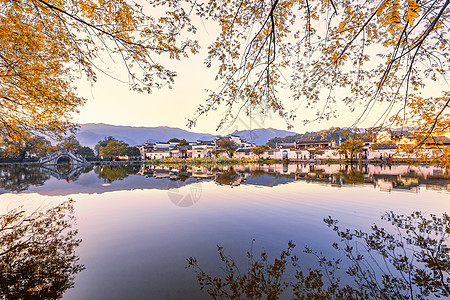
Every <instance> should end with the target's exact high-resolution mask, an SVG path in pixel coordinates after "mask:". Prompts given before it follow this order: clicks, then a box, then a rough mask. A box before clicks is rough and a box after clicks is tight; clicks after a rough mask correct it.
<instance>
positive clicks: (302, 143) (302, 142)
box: [297, 140, 331, 145]
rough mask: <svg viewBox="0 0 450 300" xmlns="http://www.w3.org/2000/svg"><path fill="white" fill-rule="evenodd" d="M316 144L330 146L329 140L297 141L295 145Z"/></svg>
mask: <svg viewBox="0 0 450 300" xmlns="http://www.w3.org/2000/svg"><path fill="white" fill-rule="evenodd" d="M316 144H331V141H330V140H324V141H298V142H297V145H316Z"/></svg>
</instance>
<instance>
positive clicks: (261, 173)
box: [250, 169, 267, 177]
mask: <svg viewBox="0 0 450 300" xmlns="http://www.w3.org/2000/svg"><path fill="white" fill-rule="evenodd" d="M250 174H251V175H252V176H253V177H262V176H265V175H267V172H265V171H264V170H260V169H256V170H253V171H251V173H250Z"/></svg>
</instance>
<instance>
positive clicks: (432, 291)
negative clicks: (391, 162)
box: [187, 212, 450, 299]
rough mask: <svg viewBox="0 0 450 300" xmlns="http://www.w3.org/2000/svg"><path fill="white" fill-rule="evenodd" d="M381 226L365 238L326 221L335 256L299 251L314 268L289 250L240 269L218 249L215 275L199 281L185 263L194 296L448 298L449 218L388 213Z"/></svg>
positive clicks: (195, 265) (254, 258) (194, 263)
mask: <svg viewBox="0 0 450 300" xmlns="http://www.w3.org/2000/svg"><path fill="white" fill-rule="evenodd" d="M382 219H383V220H385V221H387V222H388V224H386V226H385V227H380V226H378V225H373V226H372V228H371V231H370V232H364V231H362V230H359V229H355V230H349V229H344V230H342V229H341V228H340V227H339V226H338V222H337V220H333V219H332V218H331V217H328V218H327V219H325V220H324V221H325V223H327V225H328V226H329V227H330V228H332V230H333V231H335V232H336V234H337V236H338V238H339V240H338V242H336V243H334V244H333V245H332V246H333V248H335V249H336V250H337V251H338V254H337V257H335V258H329V257H325V256H324V255H323V254H322V252H317V251H314V250H312V249H309V248H308V247H306V248H305V251H304V252H305V253H306V255H307V256H306V260H305V261H310V258H311V256H312V257H313V258H314V259H315V260H316V261H317V265H316V267H312V268H311V267H308V268H305V267H304V264H305V261H303V260H302V259H299V257H297V256H296V255H295V254H294V248H295V244H294V243H293V242H291V241H290V242H289V243H288V247H287V249H286V250H284V251H282V252H281V254H280V255H279V256H278V257H276V258H274V259H271V258H269V256H268V254H267V253H266V252H264V251H263V252H262V253H261V254H259V255H256V254H255V253H254V251H253V243H252V248H251V249H250V250H249V251H248V252H247V259H248V262H247V268H246V269H245V268H244V269H242V268H241V269H240V268H239V267H242V266H239V264H238V263H236V262H235V260H234V259H233V258H232V257H231V256H229V255H227V254H226V252H225V250H224V249H223V248H222V247H221V246H217V247H218V252H219V257H220V259H221V263H222V266H221V268H220V269H221V270H223V275H222V276H213V275H209V274H207V273H206V272H205V271H204V270H203V269H202V268H201V266H200V265H201V264H200V263H199V262H198V260H197V259H196V258H193V257H191V258H189V259H188V260H187V262H188V266H187V268H191V269H193V270H194V272H195V275H196V278H197V281H198V283H199V285H200V289H201V290H205V291H206V292H207V293H208V294H209V296H210V297H211V298H213V299H262V298H264V299H279V298H280V297H283V298H285V297H289V298H294V299H428V298H429V297H448V296H450V248H449V241H448V235H449V234H450V217H449V216H448V215H447V214H443V216H442V217H441V218H440V217H437V216H435V215H431V216H429V217H425V216H424V215H423V214H422V213H420V212H414V213H412V214H411V215H406V216H405V215H396V214H394V213H392V212H391V213H388V214H386V215H384V216H383V217H382ZM308 256H309V257H308Z"/></svg>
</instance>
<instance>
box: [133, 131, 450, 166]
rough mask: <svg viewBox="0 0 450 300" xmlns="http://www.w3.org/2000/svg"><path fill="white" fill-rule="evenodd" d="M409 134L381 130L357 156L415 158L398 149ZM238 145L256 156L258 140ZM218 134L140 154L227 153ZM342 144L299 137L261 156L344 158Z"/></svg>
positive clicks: (432, 146)
mask: <svg viewBox="0 0 450 300" xmlns="http://www.w3.org/2000/svg"><path fill="white" fill-rule="evenodd" d="M408 136H409V135H408V134H405V133H402V134H401V135H399V134H398V133H397V132H394V131H388V132H387V133H386V131H385V132H381V133H380V134H379V135H378V137H377V139H378V140H380V139H382V140H383V141H384V142H383V143H379V142H377V143H376V144H374V143H373V142H372V141H364V147H363V150H364V151H363V152H362V153H359V154H357V158H363V159H369V160H371V159H372V160H373V159H384V158H391V157H395V158H414V157H411V154H408V153H406V152H402V151H399V150H398V145H401V144H408V143H411V140H410V139H409V138H408ZM229 138H230V139H231V140H232V141H233V142H234V143H235V144H236V145H237V150H236V151H235V153H234V154H233V157H234V158H256V157H257V156H256V155H255V154H254V153H253V152H252V151H251V150H252V148H253V147H255V144H252V143H249V142H247V141H246V140H245V139H242V138H240V137H238V136H233V135H231V136H229ZM218 140H219V138H216V139H215V140H212V141H197V142H190V143H189V145H184V146H180V145H178V143H177V142H171V143H152V142H147V143H145V144H144V145H141V146H138V148H139V150H140V152H141V157H142V158H144V159H151V160H153V159H165V158H205V157H228V155H227V153H226V151H225V150H223V149H219V148H218V147H217V146H216V142H217V141H218ZM438 145H439V146H444V147H450V138H449V137H447V136H441V137H438V138H437V139H434V140H433V141H431V142H426V143H425V146H427V149H426V150H425V152H421V154H422V155H423V154H424V153H425V155H428V156H429V157H431V156H432V155H433V153H434V152H436V151H440V150H439V149H438V148H437V147H436V146H438ZM338 149H339V145H337V143H336V142H335V141H329V140H326V141H298V142H294V143H280V144H277V145H276V147H275V148H271V149H268V150H267V151H265V152H264V153H263V154H262V155H261V158H263V159H275V160H282V159H289V160H308V159H342V158H345V156H343V155H342V154H341V155H340V154H339V151H338Z"/></svg>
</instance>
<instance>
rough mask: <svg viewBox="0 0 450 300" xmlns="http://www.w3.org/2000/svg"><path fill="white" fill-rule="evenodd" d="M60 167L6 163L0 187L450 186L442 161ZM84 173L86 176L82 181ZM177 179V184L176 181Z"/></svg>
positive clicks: (93, 189) (386, 188) (98, 189)
mask: <svg viewBox="0 0 450 300" xmlns="http://www.w3.org/2000/svg"><path fill="white" fill-rule="evenodd" d="M58 168H60V166H54V167H52V166H49V167H24V166H20V167H1V168H0V188H1V189H3V190H5V191H13V192H21V191H25V190H28V189H33V187H39V186H43V185H46V184H47V183H46V182H47V181H50V179H51V178H55V179H57V180H59V181H66V182H69V183H75V185H76V187H75V186H74V185H72V186H71V187H70V188H71V191H70V192H71V193H80V192H86V191H88V192H97V193H101V192H103V191H105V187H106V186H108V187H109V190H123V189H148V188H155V189H171V188H180V187H182V186H184V185H188V184H193V183H198V182H201V181H204V180H208V181H211V180H212V181H215V182H216V183H217V184H218V185H225V186H231V187H234V186H239V185H257V186H258V185H259V186H271V187H272V186H277V185H281V184H286V183H289V182H293V181H305V182H309V183H319V184H326V185H331V186H336V187H342V186H352V185H371V186H374V187H375V188H377V189H379V190H381V191H387V192H390V191H394V190H404V191H405V190H406V191H411V192H418V191H419V189H420V186H425V187H426V188H427V189H437V190H450V174H448V172H447V171H446V170H445V169H444V168H442V167H439V166H408V165H314V164H289V165H283V164H272V165H256V164H254V165H233V166H186V165H173V166H168V165H167V166H161V165H160V166H154V165H146V164H142V165H135V164H131V165H104V166H99V165H96V166H71V167H70V168H69V169H58ZM84 174H86V175H84ZM83 176H84V177H83ZM83 178H85V179H84V180H83ZM174 181H176V182H178V183H177V184H173V183H171V182H174ZM118 182H121V183H120V184H119V183H118ZM63 188H64V186H61V185H60V186H58V190H63ZM43 189H45V187H44V188H43ZM77 189H78V190H77ZM35 190H36V189H35Z"/></svg>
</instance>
